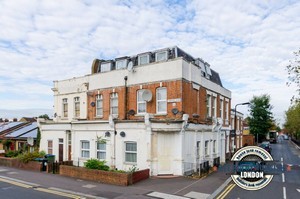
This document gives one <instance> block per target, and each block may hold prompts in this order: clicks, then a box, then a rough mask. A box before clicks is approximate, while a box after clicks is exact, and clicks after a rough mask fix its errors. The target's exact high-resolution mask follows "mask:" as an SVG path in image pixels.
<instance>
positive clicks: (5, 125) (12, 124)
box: [0, 122, 23, 133]
mask: <svg viewBox="0 0 300 199" xmlns="http://www.w3.org/2000/svg"><path fill="white" fill-rule="evenodd" d="M22 123H23V122H8V123H2V124H0V133H1V132H2V131H5V130H7V129H10V128H13V127H16V126H18V125H20V124H22Z"/></svg>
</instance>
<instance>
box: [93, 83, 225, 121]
mask: <svg viewBox="0 0 300 199" xmlns="http://www.w3.org/2000/svg"><path fill="white" fill-rule="evenodd" d="M160 84H161V85H160ZM141 86H142V89H149V90H150V91H151V92H152V100H151V101H150V102H147V113H150V114H154V117H155V118H166V119H181V118H182V114H183V113H186V114H189V116H190V119H191V120H193V121H194V122H196V123H198V122H199V123H206V122H207V120H206V88H204V87H202V86H200V89H199V90H196V89H193V87H192V83H191V82H188V81H185V80H176V81H167V82H154V83H149V84H143V85H133V86H130V87H128V88H127V105H126V107H125V87H118V88H115V89H114V91H115V92H117V93H118V100H119V114H118V118H119V119H125V118H126V115H125V114H126V113H127V112H128V111H129V110H134V111H135V113H136V112H137V91H138V90H139V89H141ZM160 86H162V87H165V88H167V100H171V101H170V102H168V103H167V114H166V115H155V114H156V89H157V88H160ZM112 92H113V88H109V89H99V90H94V91H91V92H89V93H88V120H95V119H104V120H107V119H108V117H109V115H110V94H111V93H112ZM97 94H101V95H102V96H103V118H96V117H95V115H96V106H94V107H92V106H91V102H95V103H96V95H97ZM174 99H181V101H176V102H174ZM172 100H173V101H172ZM229 106H230V102H229ZM173 108H177V109H178V110H179V112H180V113H179V114H176V115H174V114H173V113H172V109H173ZM216 108H217V116H218V117H220V113H219V110H220V95H218V96H217V106H216ZM230 108H231V107H229V110H228V112H229V113H230ZM223 111H224V114H225V100H224V108H223ZM125 112H126V113H125ZM193 114H198V115H199V118H197V119H192V115H193ZM224 118H225V116H224ZM229 118H230V117H229ZM127 119H130V120H139V119H140V120H143V116H136V115H133V116H129V115H127Z"/></svg>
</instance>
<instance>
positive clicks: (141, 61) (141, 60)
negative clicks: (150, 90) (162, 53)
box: [138, 54, 150, 65]
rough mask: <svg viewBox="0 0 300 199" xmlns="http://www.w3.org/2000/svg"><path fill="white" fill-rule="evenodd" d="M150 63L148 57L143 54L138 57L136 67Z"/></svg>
mask: <svg viewBox="0 0 300 199" xmlns="http://www.w3.org/2000/svg"><path fill="white" fill-rule="evenodd" d="M149 63H150V55H149V54H143V55H139V56H138V65H144V64H149Z"/></svg>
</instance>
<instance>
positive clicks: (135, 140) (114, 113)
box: [39, 46, 231, 175]
mask: <svg viewBox="0 0 300 199" xmlns="http://www.w3.org/2000/svg"><path fill="white" fill-rule="evenodd" d="M52 90H53V92H54V119H53V120H46V121H39V125H40V128H41V133H42V136H41V137H42V139H41V144H40V150H44V151H46V152H47V153H51V154H54V155H55V158H56V160H57V161H64V160H72V161H73V164H74V165H78V166H83V165H84V162H85V161H87V160H88V159H90V158H98V159H100V160H105V161H106V162H107V165H109V166H110V167H112V168H116V169H119V170H129V169H130V168H132V167H133V166H135V167H137V168H138V169H146V168H149V169H150V172H151V175H166V174H168V175H188V174H191V173H193V172H197V171H199V169H201V168H203V167H204V166H207V165H210V166H213V165H216V164H219V163H222V162H225V157H226V153H228V152H229V151H228V150H229V147H228V145H229V144H230V143H229V140H230V139H228V136H229V132H230V129H231V125H230V119H229V118H230V110H231V105H230V104H231V92H230V91H229V90H227V89H225V88H224V87H223V86H222V83H221V79H220V76H219V74H218V73H217V72H216V71H214V70H213V69H211V68H210V65H209V64H208V63H206V62H205V61H203V60H202V59H199V58H194V57H192V56H191V55H189V54H188V53H186V52H184V51H183V50H182V49H180V48H178V47H177V46H175V47H169V48H164V49H160V50H156V51H152V52H145V53H141V54H138V55H134V56H126V57H120V58H115V59H114V60H99V59H95V60H94V61H93V63H92V67H91V74H89V75H85V76H82V77H75V78H72V79H67V80H62V81H54V87H53V88H52Z"/></svg>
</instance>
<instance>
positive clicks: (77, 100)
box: [74, 97, 80, 118]
mask: <svg viewBox="0 0 300 199" xmlns="http://www.w3.org/2000/svg"><path fill="white" fill-rule="evenodd" d="M77 105H78V106H77ZM77 108H78V109H77ZM74 117H75V118H79V117H80V97H74Z"/></svg>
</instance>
